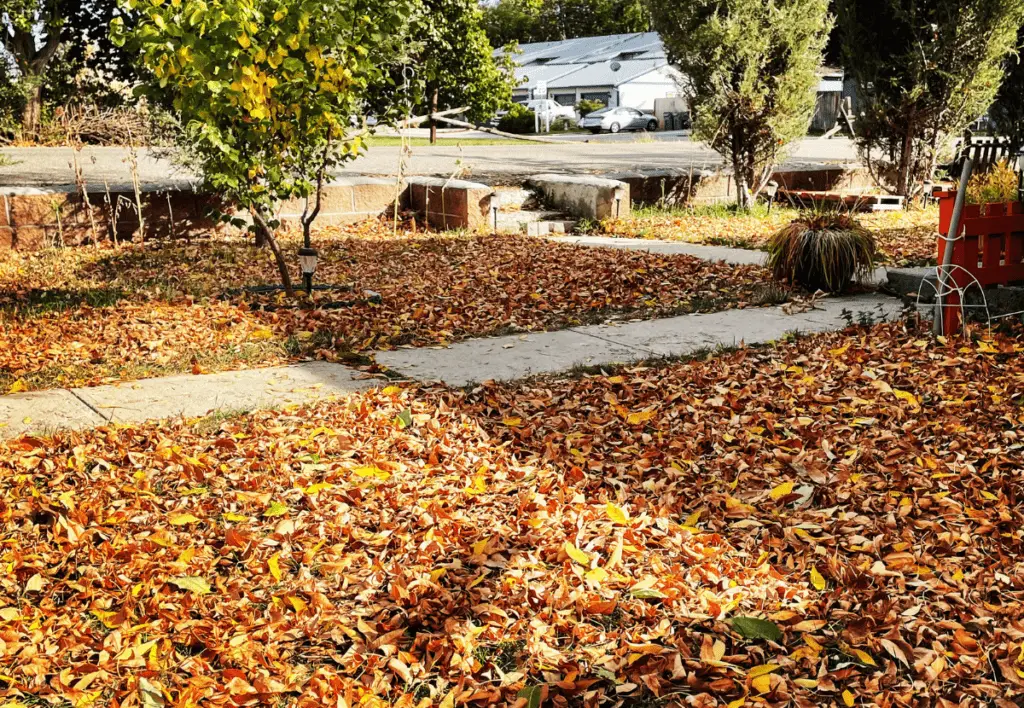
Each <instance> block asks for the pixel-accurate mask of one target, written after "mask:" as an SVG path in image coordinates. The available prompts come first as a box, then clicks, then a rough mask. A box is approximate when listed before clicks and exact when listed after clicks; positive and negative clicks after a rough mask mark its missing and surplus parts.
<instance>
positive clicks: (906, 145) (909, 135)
mask: <svg viewBox="0 0 1024 708" xmlns="http://www.w3.org/2000/svg"><path fill="white" fill-rule="evenodd" d="M913 158H914V124H913V122H911V121H908V122H907V129H906V132H905V133H904V134H903V144H902V145H901V146H900V164H899V169H898V172H897V174H896V194H897V195H898V196H901V197H905V196H907V195H908V193H909V189H910V167H911V164H910V163H911V161H912V160H913Z"/></svg>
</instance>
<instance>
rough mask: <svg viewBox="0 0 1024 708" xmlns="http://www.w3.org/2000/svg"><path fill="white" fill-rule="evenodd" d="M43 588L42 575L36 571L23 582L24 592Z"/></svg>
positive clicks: (37, 590)
mask: <svg viewBox="0 0 1024 708" xmlns="http://www.w3.org/2000/svg"><path fill="white" fill-rule="evenodd" d="M42 589H43V576H42V575H40V574H39V573H36V574H35V575H33V576H32V577H31V578H29V579H28V582H27V583H25V592H39V591H41V590H42Z"/></svg>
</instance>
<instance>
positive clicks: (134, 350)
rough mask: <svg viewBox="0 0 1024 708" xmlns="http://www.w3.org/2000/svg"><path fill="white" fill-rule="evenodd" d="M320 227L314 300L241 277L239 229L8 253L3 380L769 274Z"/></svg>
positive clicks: (174, 366) (503, 327)
mask: <svg viewBox="0 0 1024 708" xmlns="http://www.w3.org/2000/svg"><path fill="white" fill-rule="evenodd" d="M316 241H317V244H316V245H317V247H318V248H319V249H320V251H321V266H320V268H319V269H318V274H317V281H318V282H319V283H326V284H329V285H333V286H339V287H338V288H337V289H334V290H330V291H324V292H317V293H316V295H315V305H314V306H312V307H310V306H309V304H308V302H306V301H305V300H302V299H300V300H299V301H298V302H286V301H284V300H282V298H281V297H279V295H278V294H273V293H272V294H269V295H268V294H264V295H254V294H251V293H247V292H238V289H240V288H243V287H246V286H259V285H266V284H271V283H275V282H277V276H276V271H275V268H274V265H273V262H272V260H271V258H270V255H269V253H267V252H262V251H257V250H255V249H253V248H251V247H249V246H246V245H245V244H243V243H241V242H238V241H236V242H221V241H213V242H209V241H207V242H202V243H198V244H196V245H191V246H189V245H170V244H158V245H156V246H127V247H124V248H121V249H104V250H95V251H94V250H92V249H88V248H82V249H68V250H64V251H49V252H45V253H42V254H27V255H24V254H12V255H11V256H9V258H8V259H7V260H5V261H4V262H2V263H0V392H5V393H6V392H8V391H10V390H12V388H13V389H14V390H16V391H17V390H28V389H37V388H49V387H53V386H72V385H94V384H98V383H102V382H105V381H109V380H120V379H138V378H143V377H147V376H158V375H165V374H169V373H175V372H188V371H196V372H200V371H204V372H205V371H218V370H224V369H234V368H242V367H254V366H267V365H273V364H277V363H281V362H285V361H288V360H293V359H296V358H305V357H319V358H326V359H336V358H339V357H343V356H347V355H348V354H350V353H353V352H363V351H368V350H372V349H375V348H387V347H392V346H396V345H400V344H413V345H431V344H440V343H445V342H451V341H454V340H457V339H461V338H465V337H473V336H482V335H487V334H494V333H499V332H508V331H520V330H523V331H526V330H543V329H558V328H564V327H567V326H571V325H576V324H580V323H587V322H594V321H599V320H603V319H606V318H609V317H613V316H617V315H626V314H628V315H629V316H631V317H657V316H664V315H668V314H674V313H678V312H694V311H709V310H719V309H725V308H730V307H735V306H738V305H742V304H744V303H747V302H750V301H751V300H752V299H753V300H754V301H760V299H761V298H762V297H763V296H762V295H761V294H759V293H761V292H762V291H763V290H765V288H764V286H763V283H764V282H765V280H766V279H767V273H766V272H765V271H764V270H763V269H761V268H754V267H735V266H729V265H723V264H713V263H706V262H703V261H700V260H698V259H695V258H691V257H688V256H661V255H654V254H648V253H637V252H627V251H620V250H612V249H589V248H578V247H574V246H570V245H566V244H555V243H551V242H549V241H545V240H538V239H532V238H526V237H519V236H486V237H478V238H470V237H454V236H437V235H429V234H428V235H423V234H420V235H416V234H412V233H408V232H401V231H400V232H398V234H397V236H395V235H392V232H391V230H390V229H389V228H387V227H386V226H384V225H383V224H379V223H374V224H367V225H361V226H359V227H353V228H351V229H346V230H343V231H332V232H327V233H323V234H320V235H318V237H317V239H316ZM284 245H285V248H286V249H287V250H288V251H289V252H291V251H294V250H296V249H297V248H298V246H299V244H298V242H297V241H295V240H290V241H287V242H286V243H285V244H284ZM289 257H290V259H291V261H292V262H296V259H295V258H294V255H289ZM368 290H370V291H374V292H376V293H379V294H380V296H381V298H382V302H381V303H380V304H377V303H375V302H373V301H372V298H370V297H368V296H367V295H366V291H368ZM225 294H227V295H225ZM776 296H778V293H776ZM782 296H783V297H784V293H783V294H782Z"/></svg>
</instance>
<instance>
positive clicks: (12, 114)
mask: <svg viewBox="0 0 1024 708" xmlns="http://www.w3.org/2000/svg"><path fill="white" fill-rule="evenodd" d="M24 106H25V93H24V91H23V90H22V88H21V87H20V86H18V84H17V83H15V81H14V77H13V76H11V73H10V71H9V70H8V68H7V65H6V64H5V63H4V61H3V60H2V59H0V143H3V142H5V141H7V140H13V139H14V138H15V137H16V136H17V134H18V132H19V131H20V129H21V112H22V109H23V108H24Z"/></svg>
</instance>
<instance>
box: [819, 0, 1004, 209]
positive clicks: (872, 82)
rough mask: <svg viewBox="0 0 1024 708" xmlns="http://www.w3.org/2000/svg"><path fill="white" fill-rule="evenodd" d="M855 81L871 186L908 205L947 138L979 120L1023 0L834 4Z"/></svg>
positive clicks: (852, 0)
mask: <svg viewBox="0 0 1024 708" xmlns="http://www.w3.org/2000/svg"><path fill="white" fill-rule="evenodd" d="M836 9H837V12H838V19H839V26H840V31H841V37H842V44H843V57H844V66H845V68H846V71H847V72H848V73H849V74H850V75H852V76H853V77H854V78H855V79H856V80H857V85H858V89H859V92H860V98H861V114H860V115H859V116H858V117H857V121H856V126H855V127H856V130H857V143H858V147H859V149H860V151H861V154H862V156H863V158H864V160H865V162H866V163H867V165H868V167H869V168H870V169H871V170H872V172H873V173H874V175H875V178H876V180H878V181H879V183H880V184H882V185H884V186H886V187H887V188H888V189H889V190H890V191H892V192H893V193H894V194H899V195H904V196H910V195H913V194H914V193H915V192H916V191H917V189H918V188H919V187H918V185H920V184H921V183H922V181H923V180H924V179H927V178H929V177H930V176H931V174H932V173H933V172H934V170H935V164H936V161H937V157H938V154H939V152H940V150H941V149H942V148H943V147H944V144H945V143H946V141H947V140H948V138H949V137H950V136H953V135H957V134H959V133H960V132H962V130H963V129H964V128H965V127H966V126H967V124H968V123H970V121H972V120H974V119H976V118H977V117H978V116H980V115H981V114H982V113H984V112H985V111H986V110H987V109H988V107H989V105H990V104H991V102H992V100H993V98H994V97H995V95H996V91H997V90H998V89H999V84H1000V82H1001V80H1002V76H1003V61H1004V60H1005V59H1006V57H1007V55H1008V54H1009V53H1010V52H1011V51H1012V50H1013V48H1014V45H1015V42H1016V38H1017V30H1018V28H1019V27H1020V25H1021V23H1022V20H1024V2H1022V0H970V1H969V2H964V0H836Z"/></svg>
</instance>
